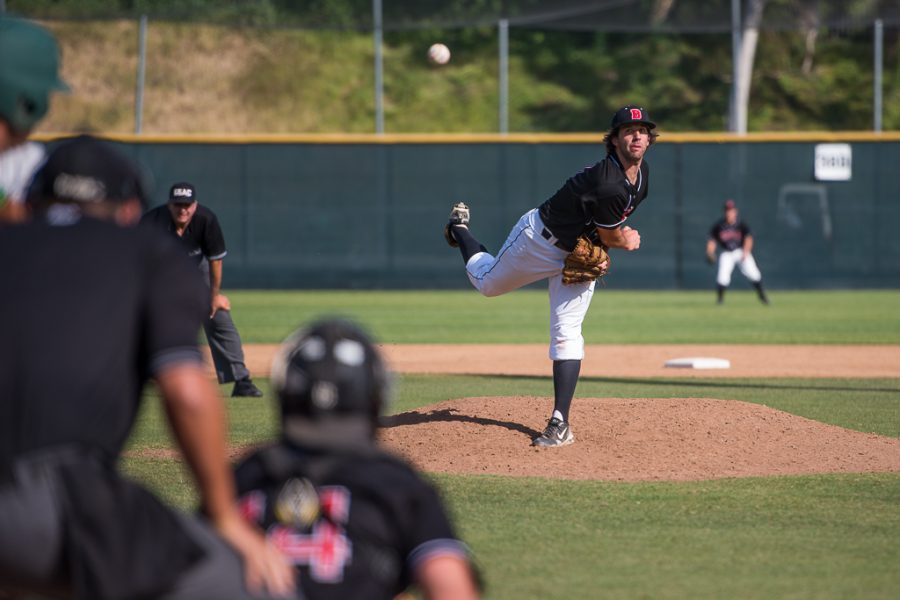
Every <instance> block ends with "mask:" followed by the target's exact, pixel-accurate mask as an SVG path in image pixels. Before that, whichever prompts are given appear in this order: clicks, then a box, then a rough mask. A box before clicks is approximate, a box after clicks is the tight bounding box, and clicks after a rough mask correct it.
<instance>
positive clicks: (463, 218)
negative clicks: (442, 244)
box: [444, 202, 469, 248]
mask: <svg viewBox="0 0 900 600" xmlns="http://www.w3.org/2000/svg"><path fill="white" fill-rule="evenodd" d="M454 225H461V226H463V227H468V225H469V207H468V206H466V204H465V203H463V202H457V203H456V204H454V205H453V208H452V209H451V210H450V218H449V219H448V221H447V224H446V225H445V226H444V239H446V240H447V243H448V244H450V247H451V248H457V247H458V246H459V243H458V242H457V241H456V239H455V238H454V237H453V226H454Z"/></svg>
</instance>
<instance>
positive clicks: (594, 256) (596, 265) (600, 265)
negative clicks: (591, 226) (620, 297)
mask: <svg viewBox="0 0 900 600" xmlns="http://www.w3.org/2000/svg"><path fill="white" fill-rule="evenodd" d="M606 250H607V248H606V246H604V245H603V244H595V243H593V242H592V241H591V240H589V239H588V238H586V237H584V236H581V237H580V238H578V242H577V243H576V244H575V249H574V250H572V252H571V253H570V254H569V255H568V256H566V262H565V265H564V266H563V271H562V281H563V283H564V284H566V285H571V284H573V283H587V282H589V281H594V280H595V279H597V278H598V277H603V276H604V275H606V272H607V271H609V254H607V252H606Z"/></svg>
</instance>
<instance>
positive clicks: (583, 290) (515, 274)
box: [466, 208, 595, 360]
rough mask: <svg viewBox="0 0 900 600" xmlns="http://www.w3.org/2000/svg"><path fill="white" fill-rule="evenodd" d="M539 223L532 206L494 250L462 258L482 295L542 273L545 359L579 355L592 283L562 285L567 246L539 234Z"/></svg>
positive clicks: (534, 278)
mask: <svg viewBox="0 0 900 600" xmlns="http://www.w3.org/2000/svg"><path fill="white" fill-rule="evenodd" d="M543 229H544V223H543V222H542V221H541V217H540V216H539V215H538V210H537V209H536V208H535V209H532V210H530V211H528V212H527V213H525V214H524V215H522V218H521V219H519V222H518V223H516V225H515V227H513V228H512V231H510V232H509V237H507V239H506V241H505V242H504V243H503V246H502V247H501V248H500V251H499V252H497V255H496V256H492V255H491V254H489V253H487V252H479V253H478V254H475V255H473V256H472V257H471V258H470V259H469V261H468V262H467V263H466V273H467V274H468V276H469V281H471V282H472V285H473V286H475V289H477V290H478V291H479V292H481V293H482V294H483V295H484V296H487V297H493V296H500V295H502V294H505V293H507V292H511V291H513V290H516V289H518V288H520V287H522V286H525V285H528V284H529V283H534V282H535V281H540V280H541V279H547V280H548V284H549V293H550V351H549V354H550V359H551V360H581V359H583V358H584V337H583V336H582V335H581V324H582V323H583V322H584V317H585V315H587V311H588V308H589V307H590V305H591V298H592V297H593V295H594V283H595V282H593V281H591V282H590V283H580V284H573V285H563V282H562V268H563V263H564V262H565V258H566V256H567V255H568V252H566V251H565V250H563V249H562V248H557V247H556V246H554V245H553V243H554V242H555V241H556V239H555V238H551V239H549V240H548V239H545V238H544V237H543V236H541V232H542V231H543Z"/></svg>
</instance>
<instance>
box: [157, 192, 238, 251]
mask: <svg viewBox="0 0 900 600" xmlns="http://www.w3.org/2000/svg"><path fill="white" fill-rule="evenodd" d="M141 225H150V226H153V227H157V228H160V229H162V230H163V231H167V232H169V233H170V234H171V235H172V236H173V237H175V238H176V239H179V240H181V242H182V244H184V246H185V248H186V249H187V255H188V256H189V257H190V258H191V259H193V260H194V261H195V262H196V263H197V264H200V262H202V260H203V259H204V258H206V259H207V260H221V259H223V258H225V255H226V254H227V253H228V252H227V250H226V249H225V236H224V235H223V234H222V227H221V226H220V225H219V219H218V217H216V213H214V212H213V211H211V210H210V209H208V208H206V207H205V206H203V205H202V204H198V205H197V211H196V212H195V213H194V216H193V217H192V218H191V222H190V223H188V226H187V227H186V228H185V230H184V234H182V235H181V236H179V235H178V234H177V233H175V222H174V221H173V220H172V215H171V213H169V207H168V206H167V205H165V204H163V205H162V206H157V207H156V208H153V209H150V210H148V211H147V212H146V213H145V214H144V216H143V217H141Z"/></svg>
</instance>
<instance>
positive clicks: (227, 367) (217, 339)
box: [203, 310, 250, 383]
mask: <svg viewBox="0 0 900 600" xmlns="http://www.w3.org/2000/svg"><path fill="white" fill-rule="evenodd" d="M203 331H204V332H205V333H206V341H207V342H209V352H210V354H212V359H213V365H214V366H215V368H216V377H218V379H219V383H230V382H232V381H237V380H238V379H244V378H245V377H250V371H248V370H247V366H246V365H245V364H244V348H243V346H242V345H241V336H240V334H239V333H238V330H237V327H235V326H234V321H232V320H231V313H230V312H229V311H227V310H217V311H216V314H215V316H214V317H213V318H212V319H206V320H205V321H203Z"/></svg>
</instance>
